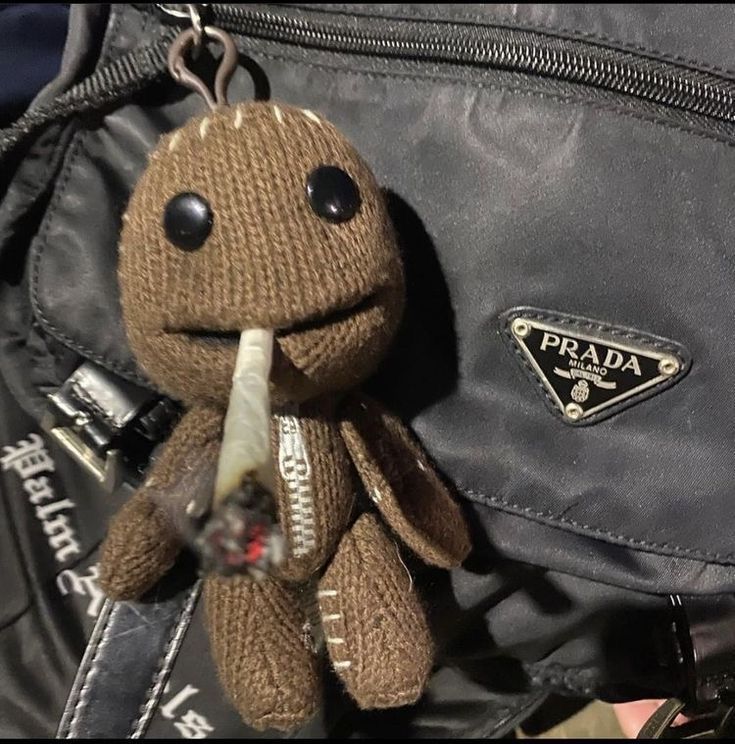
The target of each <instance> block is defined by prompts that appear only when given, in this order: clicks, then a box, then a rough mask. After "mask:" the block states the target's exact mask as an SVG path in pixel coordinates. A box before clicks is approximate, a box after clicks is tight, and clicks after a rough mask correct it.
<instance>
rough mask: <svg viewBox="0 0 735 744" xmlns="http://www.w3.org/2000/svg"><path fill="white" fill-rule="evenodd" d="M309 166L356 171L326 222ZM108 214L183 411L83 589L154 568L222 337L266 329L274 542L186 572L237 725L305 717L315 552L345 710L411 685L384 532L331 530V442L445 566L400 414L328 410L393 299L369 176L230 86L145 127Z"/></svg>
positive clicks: (397, 525)
mask: <svg viewBox="0 0 735 744" xmlns="http://www.w3.org/2000/svg"><path fill="white" fill-rule="evenodd" d="M323 165H331V166H338V167H339V168H341V169H343V170H344V171H346V172H347V173H348V174H349V175H350V177H351V178H352V179H353V181H354V182H355V183H356V184H357V187H358V189H359V192H360V207H359V209H358V211H357V213H356V214H355V215H354V216H353V217H352V218H351V219H349V220H347V221H346V222H342V223H339V224H334V223H332V222H329V221H326V220H325V219H323V218H322V217H319V216H318V215H317V214H316V213H315V212H314V211H313V210H312V208H311V206H310V205H309V203H308V198H307V196H306V182H307V179H308V177H309V174H310V173H311V172H312V171H313V170H314V169H315V168H317V167H319V166H323ZM185 192H194V193H196V194H198V195H199V196H200V197H202V198H203V199H205V200H206V201H207V202H208V204H209V205H210V207H211V210H212V213H213V223H212V229H211V232H210V234H209V235H208V237H207V238H206V241H205V242H204V244H203V245H202V246H201V247H199V248H198V249H196V250H181V249H180V248H177V247H175V246H174V245H173V244H172V243H171V242H169V240H168V239H167V237H166V234H165V231H164V228H163V215H164V211H165V209H166V205H167V204H168V203H169V202H170V200H171V199H172V198H173V197H175V196H177V195H179V194H182V193H185ZM124 219H125V223H124V228H123V234H122V239H121V247H120V261H119V270H118V275H119V279H120V285H121V297H122V308H123V317H124V320H125V324H126V330H127V334H128V339H129V341H130V345H131V348H132V349H133V351H134V352H135V354H136V357H137V360H138V362H139V363H140V365H141V367H142V368H143V369H144V370H145V371H146V372H147V374H148V375H149V377H150V378H151V380H152V381H153V382H155V383H156V384H157V386H158V387H159V388H160V389H161V390H162V391H163V392H165V393H166V394H168V395H170V396H172V397H174V398H177V399H179V400H181V401H182V402H183V403H184V404H185V405H186V406H187V407H188V408H189V409H190V410H189V413H187V415H186V416H185V417H184V418H183V419H182V421H181V422H180V424H179V425H178V427H177V428H176V430H175V431H174V433H173V435H172V437H171V439H170V441H169V442H168V443H167V444H166V446H165V448H164V450H163V453H162V455H161V457H160V458H159V460H158V461H157V462H156V463H155V465H154V466H153V468H152V471H151V474H150V477H149V478H148V480H147V481H146V483H145V484H144V486H143V487H142V488H141V489H140V490H139V491H138V493H137V494H136V495H135V496H134V497H133V499H132V500H131V501H130V502H129V504H128V505H127V506H126V507H124V508H123V510H122V511H121V512H120V514H119V515H118V516H117V517H116V518H115V519H114V520H113V523H112V525H111V527H110V532H109V535H108V537H107V540H106V542H105V545H104V548H103V558H102V570H101V576H102V581H103V586H104V587H105V589H106V590H107V591H108V593H109V594H110V595H111V596H114V597H118V598H122V597H125V598H127V597H135V596H138V595H139V594H141V593H142V592H143V591H145V590H146V589H147V588H149V587H150V586H151V585H152V583H153V582H155V581H156V580H157V579H158V577H160V576H161V574H162V573H163V572H164V571H166V570H167V569H168V568H169V567H170V566H171V565H172V563H173V561H174V560H175V557H176V554H177V552H178V550H179V548H180V543H181V538H180V537H179V535H180V529H181V520H182V519H183V518H184V517H183V513H184V508H185V505H186V503H187V502H188V500H189V499H190V497H191V496H192V495H194V494H200V493H204V494H207V493H210V492H211V491H212V489H213V475H214V472H215V468H216V460H217V453H218V449H219V444H220V438H221V430H222V420H223V416H224V411H225V408H226V405H227V402H228V398H229V391H230V386H231V378H232V372H233V368H234V361H235V355H236V349H237V340H238V337H239V333H240V331H242V330H244V329H246V328H253V327H261V328H272V329H274V330H275V331H276V343H275V345H274V355H273V367H272V370H271V394H272V401H273V403H274V405H275V408H274V418H273V422H272V442H273V456H274V464H275V468H276V475H277V478H276V493H275V497H276V503H277V510H278V518H279V522H280V525H281V527H282V529H283V531H284V534H285V536H286V541H287V546H288V553H287V559H286V561H285V562H284V564H283V565H282V566H280V567H279V569H278V570H277V575H276V576H273V577H270V578H268V579H266V580H264V581H262V582H254V581H253V580H251V579H250V578H248V577H238V578H229V579H224V578H221V577H215V576H210V577H208V578H207V579H206V582H205V604H206V610H207V616H208V627H209V635H210V641H211V645H212V652H213V655H214V658H215V661H216V663H217V667H218V669H219V674H220V678H221V680H222V684H223V687H224V689H225V691H226V692H227V694H228V695H229V697H230V698H231V699H232V700H233V702H234V704H235V705H236V707H237V709H238V710H239V712H240V713H241V715H242V716H243V718H244V719H245V721H246V722H248V723H249V724H251V725H253V726H255V727H256V728H266V727H274V728H280V729H283V730H289V729H292V728H295V727H297V726H299V725H301V724H302V723H303V722H305V720H307V719H308V718H309V717H310V716H311V715H312V713H313V712H314V710H315V708H316V705H317V702H318V698H319V689H320V684H319V676H318V673H317V672H318V664H317V660H316V658H315V656H314V654H313V653H312V651H311V650H310V648H309V647H308V646H307V642H306V637H305V630H306V629H307V628H308V623H307V621H306V618H305V617H304V612H303V610H302V609H301V608H302V606H305V604H308V602H306V601H305V599H304V592H305V591H306V590H305V589H304V586H305V585H307V584H310V585H311V584H313V583H315V581H316V578H315V575H316V574H318V572H319V571H320V570H321V569H322V568H323V567H324V566H325V565H326V564H328V563H329V560H330V559H331V558H332V556H334V558H333V560H332V563H331V565H328V567H327V570H326V573H325V574H324V576H323V578H322V580H321V583H320V590H321V591H320V593H319V601H320V607H321V613H322V620H323V624H324V628H325V631H327V635H328V636H329V638H331V640H328V644H327V645H328V648H329V654H330V657H331V660H332V662H333V666H334V668H335V671H336V672H337V674H338V675H339V676H340V677H341V678H342V679H343V681H344V682H345V685H346V686H347V689H348V690H349V691H350V693H351V694H352V695H353V696H354V697H355V699H356V700H357V702H358V703H359V704H360V705H361V706H362V707H365V708H372V707H388V706H394V705H402V704H404V703H409V702H412V701H414V700H416V699H417V698H418V696H419V695H420V694H421V691H422V690H423V687H424V685H425V683H426V680H427V677H428V674H429V671H430V667H431V659H432V643H431V639H430V637H429V632H428V629H427V626H426V621H425V619H424V616H423V613H422V609H421V606H420V603H419V601H418V598H417V595H416V593H415V591H414V589H413V586H412V582H411V580H410V578H409V576H408V574H407V571H406V569H405V567H404V566H403V565H402V563H401V560H400V556H399V553H398V548H397V546H396V545H395V544H394V543H393V542H392V540H391V539H389V537H388V536H387V535H386V534H385V533H384V531H383V529H382V528H381V527H380V526H379V525H378V523H377V521H376V518H375V517H374V516H372V515H364V516H362V517H360V518H359V519H358V521H357V522H356V523H355V525H354V527H353V528H352V530H351V531H350V532H348V533H347V535H344V531H345V529H346V527H347V525H348V524H349V521H350V519H352V511H353V507H354V503H355V490H356V489H355V485H356V484H355V483H354V482H353V481H354V470H353V469H352V468H351V464H350V456H351V458H352V460H353V461H354V463H355V465H356V466H357V471H358V473H359V476H360V478H361V480H362V481H363V483H364V485H365V487H366V488H367V489H368V491H369V493H370V494H371V496H372V497H373V498H374V499H375V501H376V503H377V504H378V508H379V509H380V511H381V513H382V515H383V517H384V518H385V520H386V521H387V522H388V524H389V525H390V526H391V527H392V528H393V530H394V531H395V532H396V533H397V534H398V535H399V536H400V537H401V538H402V539H403V540H404V541H405V542H406V544H407V545H408V546H409V547H411V548H412V549H413V550H414V551H415V552H416V553H417V554H418V555H420V556H421V557H423V558H424V559H425V560H427V561H428V562H431V563H434V564H435V565H439V566H450V565H456V564H457V563H459V562H460V561H461V560H462V558H463V557H464V556H465V554H466V552H467V550H468V539H467V534H466V529H465V527H464V524H463V522H462V517H461V513H460V511H459V509H458V508H457V506H456V505H455V504H454V502H453V501H452V500H451V498H450V496H449V494H448V492H447V491H446V489H445V487H444V485H443V484H442V482H441V480H440V479H439V478H438V476H437V475H436V473H435V472H434V471H433V469H432V468H431V466H430V464H429V462H428V461H427V459H426V458H425V456H424V455H423V454H422V453H421V451H420V449H419V448H418V447H417V445H416V444H415V443H414V442H413V441H412V440H411V438H410V436H409V435H408V434H407V432H406V431H405V429H404V427H403V426H402V425H401V423H400V421H398V419H396V418H395V417H393V416H390V415H389V414H388V413H387V412H385V411H382V409H376V408H375V407H374V405H373V404H372V403H371V402H370V401H369V400H367V399H365V400H362V401H360V400H358V399H353V401H352V403H351V404H349V403H348V405H347V406H345V407H343V408H342V409H341V410H340V415H339V416H338V415H337V409H336V406H337V401H338V400H339V397H340V395H341V393H342V392H343V391H345V390H347V389H350V388H353V387H355V386H357V385H358V384H359V383H360V382H361V381H362V380H364V379H365V378H366V376H367V375H369V374H370V372H371V371H372V370H373V369H374V368H375V367H376V365H377V364H378V363H379V361H380V359H381V357H382V355H383V353H384V351H385V350H386V348H387V346H388V344H389V342H390V340H391V338H392V337H393V334H394V332H395V330H396V327H397V324H398V322H399V320H400V316H401V312H402V306H403V294H404V287H403V273H402V267H401V262H400V257H399V253H398V249H397V247H396V242H395V237H394V234H393V229H392V227H391V223H390V219H389V217H388V213H387V209H386V205H385V203H384V199H383V195H382V193H381V191H380V189H379V188H378V185H377V183H376V180H375V178H374V176H373V175H372V173H371V172H370V170H369V169H368V167H367V166H366V165H365V163H364V162H363V161H362V159H361V158H360V157H359V155H358V154H357V153H356V152H355V150H354V149H353V147H352V146H351V145H350V144H349V143H348V142H347V140H346V139H345V138H344V137H343V136H342V135H341V134H340V133H339V132H338V131H337V130H336V129H335V128H334V127H333V126H332V125H331V124H329V123H328V122H326V121H324V120H323V119H321V118H320V117H319V116H317V115H315V114H313V113H311V112H308V111H303V110H300V109H294V108H291V107H287V106H276V105H271V104H264V103H250V104H245V105H241V106H237V107H233V108H223V109H221V110H219V111H218V112H216V113H212V114H208V115H207V116H204V117H200V118H198V119H194V120H191V121H190V122H189V123H187V124H186V126H184V127H183V128H182V129H180V130H178V131H176V132H173V133H172V134H170V135H167V136H166V137H164V138H162V140H161V142H160V144H159V146H158V148H157V150H156V151H155V152H154V153H153V155H152V156H151V160H150V164H149V166H148V168H147V170H146V171H145V173H144V174H143V176H142V178H141V179H140V181H139V183H138V185H137V187H136V189H135V191H134V193H133V196H132V198H131V200H130V204H129V206H128V211H127V213H126V215H125V218H124ZM363 405H364V406H365V407H364V408H363ZM345 445H346V446H345ZM340 539H341V543H340ZM335 550H336V554H335ZM309 579H311V582H309ZM296 582H301V583H300V584H299V583H296ZM306 593H307V594H308V592H306ZM312 599H313V597H312ZM302 600H303V601H302Z"/></svg>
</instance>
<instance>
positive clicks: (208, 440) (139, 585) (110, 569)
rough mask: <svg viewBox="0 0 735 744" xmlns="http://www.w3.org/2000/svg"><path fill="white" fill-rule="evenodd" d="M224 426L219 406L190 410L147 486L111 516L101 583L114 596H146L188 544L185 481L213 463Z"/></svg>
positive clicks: (147, 481) (103, 547)
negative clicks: (180, 525) (180, 524)
mask: <svg viewBox="0 0 735 744" xmlns="http://www.w3.org/2000/svg"><path fill="white" fill-rule="evenodd" d="M221 426H222V415H221V413H219V412H218V411H216V410H214V409H211V408H196V409H193V410H191V411H189V412H188V413H187V414H185V416H184V417H183V418H182V420H181V421H180V422H179V424H178V426H177V427H176V429H175V430H174V432H173V434H172V435H171V437H170V439H169V440H168V442H166V444H165V445H164V447H163V449H162V452H161V455H160V457H159V458H158V459H157V460H156V462H155V463H154V465H153V466H152V468H151V471H150V474H149V476H148V478H147V479H146V482H145V484H144V485H143V487H142V488H140V489H139V490H138V491H136V493H135V494H133V496H132V498H131V499H130V500H129V501H128V503H127V504H125V506H124V507H123V508H122V509H121V510H120V511H119V512H118V513H117V514H116V515H115V517H114V518H113V520H112V521H111V522H110V526H109V529H108V533H107V537H106V539H105V541H104V543H103V545H102V557H101V559H100V585H101V587H102V589H103V591H104V592H105V593H106V594H107V595H108V596H109V597H111V598H112V599H134V598H137V597H139V596H141V595H142V594H144V593H145V592H146V591H147V590H148V589H150V588H151V587H152V586H153V585H154V584H155V583H156V581H158V580H159V579H160V578H161V577H162V576H163V575H164V574H165V573H166V572H167V571H168V570H169V569H170V568H171V567H172V566H173V564H174V561H175V560H176V557H177V555H178V554H179V551H180V549H181V546H182V545H181V537H180V530H179V529H177V525H176V522H177V519H176V513H179V514H183V510H184V509H185V507H186V502H187V501H188V499H189V498H190V497H191V495H193V494H192V493H191V491H190V490H188V489H182V488H180V484H181V483H182V482H186V481H187V479H191V477H192V476H199V475H200V474H203V468H204V467H206V466H207V463H208V464H209V468H210V469H211V468H212V467H213V462H214V457H216V453H217V449H218V444H219V439H220V436H221ZM182 501H183V503H182Z"/></svg>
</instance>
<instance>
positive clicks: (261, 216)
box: [119, 103, 403, 405]
mask: <svg viewBox="0 0 735 744" xmlns="http://www.w3.org/2000/svg"><path fill="white" fill-rule="evenodd" d="M320 165H336V166H339V167H341V168H343V169H344V170H345V171H346V172H347V173H349V174H350V176H351V177H352V179H353V180H354V181H355V183H356V184H357V185H358V188H359V190H360V196H361V205H360V209H359V211H358V213H357V214H356V215H355V216H354V217H353V218H352V219H350V220H349V221H347V222H344V223H341V224H332V223H329V222H327V221H325V220H324V219H322V218H320V217H319V216H317V215H316V214H315V213H314V212H313V211H312V209H311V208H310V206H309V204H308V200H307V197H306V190H305V184H306V179H307V177H308V175H309V173H310V172H311V171H312V170H313V169H314V168H316V167H317V166H320ZM182 192H195V193H197V194H199V195H201V196H203V197H204V198H205V199H206V200H207V201H208V202H209V204H210V206H211V208H212V211H213V213H214V223H213V228H212V232H211V234H210V235H209V237H208V239H207V242H206V245H205V246H204V247H203V248H202V249H200V250H196V251H182V250H179V249H177V248H175V247H174V246H173V245H171V244H170V243H169V242H168V240H167V239H166V236H165V233H164V230H163V227H162V216H163V213H164V209H165V206H166V204H167V202H168V201H169V200H170V199H171V198H172V197H174V196H176V195H177V194H179V193H182ZM119 275H120V284H121V288H122V305H123V314H124V318H125V323H126V327H127V331H128V337H129V340H130V343H131V346H132V348H133V350H134V351H135V353H136V356H137V358H138V361H139V362H140V364H141V365H142V366H143V368H144V369H145V370H146V371H147V372H148V374H149V375H150V376H151V378H152V379H153V380H154V381H155V382H156V383H158V385H159V386H160V387H161V389H163V390H165V391H167V392H168V393H169V394H171V395H174V396H175V397H177V398H179V399H181V400H184V401H185V402H187V403H193V402H194V403H201V402H202V401H215V402H217V403H219V404H220V405H226V402H227V396H228V392H229V389H230V382H231V373H232V369H233V365H234V358H235V346H236V345H235V344H231V343H227V342H226V341H223V340H221V339H219V340H216V341H215V340H214V339H202V338H201V337H196V336H193V335H191V334H189V333H187V332H189V331H213V330H216V331H233V332H239V331H241V330H242V329H244V328H250V327H264V328H277V329H281V334H280V337H279V345H280V350H281V351H282V352H283V353H284V356H285V357H286V360H285V361H284V360H280V361H277V363H276V365H275V368H274V376H273V378H272V379H273V383H274V394H275V396H276V398H277V399H280V400H296V399H305V398H307V397H310V396H313V395H315V394H316V393H317V392H322V391H330V392H331V391H334V390H337V389H343V388H347V387H350V386H353V385H355V384H357V383H359V382H360V381H361V380H362V379H364V377H365V376H366V375H367V374H369V372H370V371H371V370H372V369H373V368H374V366H375V364H376V363H377V361H378V360H379V359H380V357H381V355H382V354H383V352H384V350H385V348H386V347H387V345H388V343H389V342H390V339H391V338H392V336H393V333H394V331H395V328H396V325H397V323H398V320H399V318H400V314H401V311H402V301H403V274H402V268H401V263H400V259H399V256H398V252H397V250H396V245H395V238H394V234H393V229H392V226H391V223H390V220H389V218H388V215H387V211H386V209H385V205H384V201H383V195H382V193H381V191H380V189H379V187H378V185H377V183H376V181H375V178H374V176H373V175H372V173H371V172H370V169H369V168H368V167H367V166H366V165H365V163H364V162H363V161H362V159H361V158H360V157H359V155H358V154H357V153H356V152H355V150H354V148H353V147H352V146H351V145H350V144H349V143H348V142H347V140H346V139H345V138H344V137H343V136H342V135H341V134H340V133H339V132H338V131H337V130H336V129H335V128H334V127H333V126H332V125H331V124H329V123H328V122H326V121H324V120H323V119H321V118H318V117H316V116H315V115H313V114H311V113H310V112H309V113H305V112H304V111H302V110H300V109H294V108H290V107H285V106H281V107H274V106H273V105H270V104H264V103H262V104H261V103H249V104H246V105H242V106H238V107H236V108H226V109H223V110H222V111H220V112H217V113H214V114H208V115H207V116H205V117H202V118H199V119H193V120H191V121H190V122H189V123H187V124H186V126H185V127H183V128H182V129H180V130H177V131H176V132H174V133H173V134H172V135H168V136H166V137H164V138H163V139H162V141H161V143H160V145H159V147H158V148H157V150H156V151H155V152H154V154H153V155H152V157H151V161H150V164H149V166H148V168H147V170H146V171H145V173H144V174H143V176H142V178H141V179H140V181H139V183H138V185H137V187H136V189H135V192H134V194H133V196H132V198H131V200H130V204H129V206H128V211H127V214H126V216H125V224H124V228H123V233H122V240H121V246H120V263H119ZM358 306H359V307H358ZM353 308H354V311H353V312H345V311H349V310H352V309H353ZM284 366H286V367H290V368H291V369H289V370H286V371H285V372H283V373H282V374H281V375H280V379H279V370H281V368H282V367H284Z"/></svg>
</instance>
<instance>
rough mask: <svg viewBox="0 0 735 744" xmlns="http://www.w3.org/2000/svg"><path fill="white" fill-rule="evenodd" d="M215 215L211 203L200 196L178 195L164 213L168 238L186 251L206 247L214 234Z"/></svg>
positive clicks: (187, 193)
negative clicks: (212, 233)
mask: <svg viewBox="0 0 735 744" xmlns="http://www.w3.org/2000/svg"><path fill="white" fill-rule="evenodd" d="M213 222H214V215H213V214H212V208H211V207H210V206H209V202H208V201H207V200H206V199H204V198H203V197H201V196H199V194H193V193H191V192H185V193H183V194H177V195H176V196H175V197H174V198H173V199H171V201H169V203H168V204H167V205H166V209H165V210H164V212H163V229H164V231H165V233H166V237H167V238H168V239H169V240H170V241H171V242H172V243H173V244H174V245H175V246H176V247H177V248H181V249H182V250H185V251H195V250H196V249H197V248H201V247H202V246H203V245H204V241H205V240H206V239H207V238H208V237H209V233H210V232H212V223H213Z"/></svg>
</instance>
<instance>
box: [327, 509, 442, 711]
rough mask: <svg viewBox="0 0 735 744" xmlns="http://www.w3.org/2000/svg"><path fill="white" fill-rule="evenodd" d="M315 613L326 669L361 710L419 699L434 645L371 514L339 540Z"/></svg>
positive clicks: (404, 575)
mask: <svg viewBox="0 0 735 744" xmlns="http://www.w3.org/2000/svg"><path fill="white" fill-rule="evenodd" d="M319 609H320V612H321V616H322V623H323V625H324V635H325V638H326V642H327V648H328V650H329V656H330V658H331V661H332V666H333V667H334V669H335V671H336V673H337V674H338V675H339V677H340V678H341V679H342V682H343V683H344V685H345V687H346V688H347V690H348V691H349V693H350V695H352V697H353V698H354V699H355V700H356V701H357V703H358V705H359V706H360V707H361V708H364V709H369V708H390V707H394V706H400V705H407V704H410V703H412V702H415V701H416V700H418V698H419V697H420V696H421V694H422V692H423V690H424V687H425V686H426V681H427V679H428V676H429V673H430V672H431V666H432V660H433V644H432V640H431V636H430V634H429V629H428V626H427V623H426V618H425V616H424V612H423V609H422V607H421V604H420V602H419V598H418V596H417V594H416V592H415V591H414V588H413V582H412V580H411V577H410V576H409V574H408V571H407V569H406V567H405V566H404V565H403V563H402V562H401V559H400V555H399V553H398V546H397V545H396V544H395V543H394V542H393V541H392V540H391V539H390V538H389V537H388V535H387V534H386V533H385V530H384V529H383V527H382V526H381V525H380V524H379V523H378V521H377V519H376V517H375V516H373V515H372V514H364V515H363V516H361V517H360V518H359V519H358V520H357V522H356V523H355V525H354V526H353V527H352V529H351V530H350V532H349V533H347V534H346V535H345V536H344V538H343V539H342V542H341V543H340V546H339V549H338V550H337V553H336V555H335V557H334V559H333V560H332V563H331V565H330V566H329V568H328V569H327V571H326V573H325V574H324V576H323V577H322V579H321V581H320V583H319Z"/></svg>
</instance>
